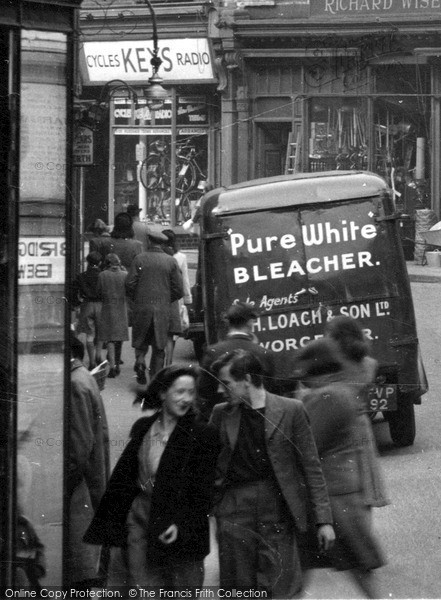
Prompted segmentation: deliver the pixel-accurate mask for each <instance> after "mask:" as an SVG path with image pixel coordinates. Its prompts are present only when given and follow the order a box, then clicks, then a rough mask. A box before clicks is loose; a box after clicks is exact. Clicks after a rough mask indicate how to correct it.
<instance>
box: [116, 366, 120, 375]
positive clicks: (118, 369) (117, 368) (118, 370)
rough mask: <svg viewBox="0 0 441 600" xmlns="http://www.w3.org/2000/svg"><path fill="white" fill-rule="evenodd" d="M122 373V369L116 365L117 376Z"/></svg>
mask: <svg viewBox="0 0 441 600" xmlns="http://www.w3.org/2000/svg"><path fill="white" fill-rule="evenodd" d="M120 373H121V369H120V368H119V365H116V367H115V375H119V374H120Z"/></svg>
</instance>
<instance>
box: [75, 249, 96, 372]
mask: <svg viewBox="0 0 441 600" xmlns="http://www.w3.org/2000/svg"><path fill="white" fill-rule="evenodd" d="M86 261H87V267H86V270H85V271H83V272H82V273H80V274H79V275H78V276H77V278H76V279H75V280H74V282H73V284H72V304H73V306H75V307H79V317H78V324H77V327H76V333H77V334H84V335H85V336H86V349H87V356H88V358H89V370H90V371H91V370H92V369H94V368H95V367H96V366H97V364H99V363H100V362H101V350H100V347H99V343H98V323H99V318H100V314H101V306H102V303H101V298H100V295H99V293H98V278H99V274H100V272H101V261H102V258H101V254H100V253H99V252H90V253H89V254H88V255H87V256H86Z"/></svg>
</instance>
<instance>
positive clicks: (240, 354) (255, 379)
mask: <svg viewBox="0 0 441 600" xmlns="http://www.w3.org/2000/svg"><path fill="white" fill-rule="evenodd" d="M227 366H229V367H230V374H231V377H232V378H233V379H234V380H235V381H243V380H244V379H245V378H246V375H249V376H250V378H251V383H252V384H253V385H254V386H255V387H262V385H263V374H264V369H263V365H262V363H261V361H260V360H259V358H258V357H257V356H256V355H255V354H254V352H251V351H249V350H243V349H242V348H237V349H236V350H233V351H232V352H226V353H225V354H222V356H220V357H219V358H218V359H217V360H216V361H215V362H214V363H213V364H212V365H211V369H210V370H211V371H212V373H213V374H214V375H216V376H218V375H219V372H220V370H221V369H223V368H224V367H227Z"/></svg>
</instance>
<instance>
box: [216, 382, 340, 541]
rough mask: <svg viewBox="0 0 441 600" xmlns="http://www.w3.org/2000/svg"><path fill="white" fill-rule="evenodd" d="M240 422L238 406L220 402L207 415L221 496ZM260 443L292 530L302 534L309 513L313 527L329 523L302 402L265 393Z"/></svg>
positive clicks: (322, 481)
mask: <svg viewBox="0 0 441 600" xmlns="http://www.w3.org/2000/svg"><path fill="white" fill-rule="evenodd" d="M240 417H241V410H240V406H231V405H229V404H228V403H225V402H224V403H222V404H218V405H216V406H215V407H214V409H213V413H212V416H211V421H210V422H211V423H212V424H213V425H214V426H215V427H216V428H217V429H218V430H219V435H220V439H221V444H222V449H221V452H220V454H219V458H218V462H217V472H216V487H217V489H218V491H219V492H220V493H222V488H223V486H224V485H225V479H226V476H227V472H228V467H229V465H230V462H231V459H232V456H233V452H234V448H235V446H236V443H237V437H238V434H239V426H240ZM265 439H266V446H267V452H268V456H269V459H270V462H271V466H272V468H273V471H274V475H275V477H276V480H277V482H278V484H279V487H280V490H281V492H282V494H283V497H284V499H285V501H286V504H287V506H288V508H289V510H290V512H291V515H292V517H293V520H294V523H295V525H296V527H297V529H298V530H299V531H301V532H304V531H306V529H307V524H308V518H307V515H308V514H311V515H312V519H313V521H314V523H315V524H322V523H332V515H331V508H330V503H329V497H328V492H327V489H326V483H325V480H324V477H323V473H322V469H321V466H320V460H319V458H318V454H317V449H316V446H315V442H314V438H313V435H312V432H311V428H310V426H309V421H308V416H307V414H306V411H305V408H304V406H303V404H302V402H300V401H299V400H295V399H292V398H284V397H282V396H276V395H274V394H270V393H269V392H267V393H266V404H265Z"/></svg>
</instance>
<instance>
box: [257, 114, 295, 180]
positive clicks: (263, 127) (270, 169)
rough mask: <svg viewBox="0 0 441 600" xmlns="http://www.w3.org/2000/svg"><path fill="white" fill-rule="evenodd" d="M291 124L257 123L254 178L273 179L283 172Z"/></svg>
mask: <svg viewBox="0 0 441 600" xmlns="http://www.w3.org/2000/svg"><path fill="white" fill-rule="evenodd" d="M290 132H291V122H278V123H258V125H257V147H258V155H257V160H256V173H255V176H256V177H258V178H259V177H273V176H275V175H283V173H284V172H285V165H286V158H287V150H288V140H289V134H290Z"/></svg>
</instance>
